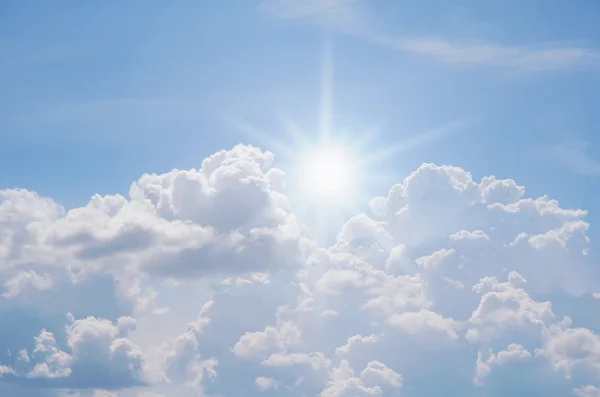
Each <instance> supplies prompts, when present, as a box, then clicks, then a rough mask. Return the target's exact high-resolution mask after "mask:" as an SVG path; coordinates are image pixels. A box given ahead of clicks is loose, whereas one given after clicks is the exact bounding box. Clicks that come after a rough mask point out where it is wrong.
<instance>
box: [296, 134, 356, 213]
mask: <svg viewBox="0 0 600 397" xmlns="http://www.w3.org/2000/svg"><path fill="white" fill-rule="evenodd" d="M298 162H299V163H298V164H297V169H298V173H299V181H298V182H299V185H300V190H301V193H302V195H303V196H304V198H305V199H308V200H310V201H312V202H314V203H316V204H321V205H339V204H348V203H350V202H352V201H354V199H355V195H356V193H357V191H358V189H359V188H360V180H361V167H360V162H359V159H358V158H357V157H356V156H355V155H354V153H352V151H351V150H349V148H347V147H344V146H343V145H340V144H333V143H322V144H319V145H317V146H315V147H313V148H311V149H309V150H307V151H306V152H305V153H304V154H303V155H301V156H300V158H299V160H298Z"/></svg>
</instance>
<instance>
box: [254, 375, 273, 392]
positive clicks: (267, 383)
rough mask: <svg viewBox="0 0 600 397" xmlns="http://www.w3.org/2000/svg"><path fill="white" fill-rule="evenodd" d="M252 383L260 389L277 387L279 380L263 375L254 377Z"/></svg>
mask: <svg viewBox="0 0 600 397" xmlns="http://www.w3.org/2000/svg"><path fill="white" fill-rule="evenodd" d="M254 383H256V387H258V389H259V390H260V391H265V390H272V389H277V388H278V387H279V382H277V381H276V380H275V379H271V378H265V377H263V376H259V377H258V378H256V380H255V381H254Z"/></svg>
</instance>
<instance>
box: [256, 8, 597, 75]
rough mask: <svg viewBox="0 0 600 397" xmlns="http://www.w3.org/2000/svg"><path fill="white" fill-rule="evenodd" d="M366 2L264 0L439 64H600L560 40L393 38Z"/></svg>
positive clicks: (285, 15)
mask: <svg viewBox="0 0 600 397" xmlns="http://www.w3.org/2000/svg"><path fill="white" fill-rule="evenodd" d="M365 5H366V2H365V1H361V0H324V1H319V0H295V1H292V0H263V2H262V3H261V8H262V9H263V10H265V11H267V12H269V13H270V14H271V15H272V16H273V17H274V18H282V19H296V20H308V21H312V22H316V23H319V24H321V25H325V26H326V27H328V28H330V29H334V30H336V31H338V32H341V33H345V34H349V35H352V36H355V37H357V38H362V39H363V40H366V41H369V42H371V43H373V44H376V45H380V46H384V47H388V48H391V49H394V50H396V51H401V52H405V53H412V54H419V55H422V56H428V57H431V58H433V59H435V60H437V61H439V62H443V63H448V64H457V65H458V64H460V65H469V66H487V67H499V68H510V69H513V70H518V71H524V72H534V71H543V70H545V71H558V70H565V69H571V68H575V67H586V66H589V67H598V66H600V51H597V50H593V49H587V48H583V47H572V46H568V45H559V44H557V43H552V44H544V45H535V46H513V45H503V44H499V43H492V42H485V41H476V42H472V41H454V40H450V39H446V38H432V37H390V36H387V35H385V34H382V33H381V32H379V33H377V32H376V31H375V26H373V24H371V23H369V18H367V15H366V14H367V8H366V7H365Z"/></svg>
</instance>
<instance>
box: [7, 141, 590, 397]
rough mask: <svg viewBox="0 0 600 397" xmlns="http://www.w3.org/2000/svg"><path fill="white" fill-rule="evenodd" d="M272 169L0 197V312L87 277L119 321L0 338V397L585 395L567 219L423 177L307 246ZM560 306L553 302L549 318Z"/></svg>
mask: <svg viewBox="0 0 600 397" xmlns="http://www.w3.org/2000/svg"><path fill="white" fill-rule="evenodd" d="M272 162H273V156H272V154H270V153H268V152H263V151H261V150H260V149H258V148H255V147H251V146H241V145H240V146H236V147H235V148H234V149H232V150H230V151H221V152H218V153H216V154H214V155H213V156H210V157H209V158H207V159H205V160H204V161H203V163H202V166H201V168H200V169H199V170H189V171H181V170H174V171H171V172H169V173H166V174H163V175H145V176H143V177H142V178H140V179H139V180H138V181H136V182H134V183H133V185H132V187H131V190H130V193H129V195H128V197H127V198H126V197H125V196H119V195H114V196H95V197H93V198H92V200H91V201H90V203H89V204H88V205H86V206H84V207H81V208H74V209H70V210H68V211H66V210H64V209H62V208H61V207H60V205H58V204H56V203H54V202H53V201H52V200H50V199H47V198H42V197H39V196H38V195H37V194H35V193H32V192H28V191H23V190H10V191H4V192H3V193H2V196H1V197H2V201H0V223H1V224H2V226H3V227H2V229H0V255H1V260H2V262H1V264H2V267H1V268H0V270H1V271H0V278H1V281H2V284H3V285H4V286H5V287H4V291H3V295H2V301H1V302H0V303H1V304H2V305H5V306H0V310H4V308H8V307H11V308H13V309H14V310H17V311H19V310H25V306H24V304H25V302H27V304H28V306H27V307H29V308H31V307H36V308H37V307H38V306H39V307H42V306H41V305H42V303H43V302H44V300H47V299H48V297H55V298H59V297H63V298H62V300H60V299H57V300H55V301H54V302H55V303H54V304H53V305H51V306H53V307H54V308H55V311H56V312H60V311H61V310H62V311H63V312H62V316H63V317H62V318H63V319H64V315H65V313H66V311H67V310H68V308H69V307H70V305H71V304H72V303H69V302H71V301H72V299H66V298H64V296H71V295H69V294H72V293H73V292H72V291H74V290H75V289H76V288H81V286H82V285H85V286H91V285H93V284H94V283H98V282H100V281H99V280H100V278H101V277H105V279H103V280H104V281H103V282H105V283H110V284H106V285H111V286H112V289H111V290H110V294H112V295H114V296H113V297H112V299H109V297H110V294H109V295H106V296H104V298H103V299H106V302H107V304H108V303H110V304H115V305H117V306H118V307H119V308H121V309H123V308H124V309H123V310H122V311H125V312H127V315H122V314H120V315H119V314H117V313H118V310H114V311H111V312H109V313H107V315H106V316H104V317H103V316H102V315H100V314H95V313H94V312H95V311H98V310H99V309H98V307H96V306H92V300H90V299H82V303H81V304H84V305H85V306H86V307H87V308H88V312H90V313H89V314H86V315H69V316H68V317H67V319H68V321H67V324H66V325H65V324H64V320H62V321H63V323H62V324H61V325H59V326H57V325H56V323H55V322H48V325H47V326H46V325H43V324H45V322H46V321H49V320H47V319H48V318H49V317H44V316H40V317H35V318H36V321H38V322H39V323H40V324H42V325H40V326H39V327H37V328H34V327H26V328H23V330H26V332H25V331H24V333H25V334H26V335H25V337H20V338H17V337H16V336H15V335H17V333H12V334H10V335H11V338H13V339H14V340H13V342H12V344H11V345H10V355H7V356H6V357H0V378H1V381H0V392H5V391H6V393H20V394H19V395H28V394H25V393H29V395H32V396H37V395H44V394H40V393H47V394H46V395H53V396H56V395H61V394H58V393H62V395H73V396H74V395H81V396H86V397H87V396H91V395H94V394H93V393H96V395H98V396H100V395H103V394H102V393H104V395H107V396H111V397H112V396H113V395H117V396H119V397H123V396H124V397H130V396H137V395H140V396H142V395H144V394H142V393H146V394H147V393H155V394H157V395H161V394H162V395H181V394H185V393H187V394H190V393H194V392H195V393H197V394H198V395H207V396H209V395H215V396H218V395H242V394H243V395H249V396H253V395H256V396H258V395H263V394H267V395H268V394H286V395H291V396H302V395H320V396H384V395H386V396H387V395H399V393H400V394H401V395H405V396H428V395H440V394H447V393H451V394H458V395H464V396H477V395H481V394H482V393H485V394H486V395H490V396H501V395H506V394H515V393H517V394H519V393H520V394H527V395H541V394H543V395H550V396H551V395H557V396H558V395H560V396H563V395H567V394H568V393H575V395H581V396H588V395H594V394H593V393H595V392H596V391H597V389H595V386H594V385H597V384H599V383H600V372H599V369H600V354H599V353H598V352H599V351H600V342H599V339H598V338H599V337H598V336H597V334H596V333H595V332H594V330H593V329H589V328H586V327H585V326H583V325H582V324H579V323H577V322H576V321H575V320H572V319H571V318H568V317H564V316H563V315H559V314H557V313H562V312H563V311H565V310H563V308H565V307H566V311H568V310H572V311H573V313H577V308H578V300H579V299H581V297H582V296H583V297H585V296H590V299H591V294H592V293H593V292H597V291H600V286H599V285H598V283H599V282H600V281H598V280H600V279H599V278H597V277H594V275H597V271H596V270H595V268H594V266H593V264H594V260H593V257H592V254H591V251H589V248H590V246H591V241H590V240H589V239H588V237H587V236H586V232H587V229H588V226H589V225H588V223H587V221H586V215H587V213H586V211H583V210H580V209H566V208H562V207H561V206H560V205H559V203H558V202H557V201H555V200H552V199H550V198H549V197H540V198H528V197H526V195H525V188H524V187H522V186H519V185H518V184H517V183H516V182H515V181H513V180H500V179H497V178H495V177H493V176H489V177H484V178H482V179H481V180H479V181H476V180H474V179H473V178H472V176H471V174H470V173H468V172H467V171H465V170H463V169H461V168H457V167H450V166H438V165H435V164H423V165H422V166H421V167H419V168H418V169H417V170H415V171H414V172H413V173H411V174H410V175H408V176H407V177H406V178H405V179H404V180H403V181H401V182H399V183H397V184H395V185H394V186H392V187H391V188H390V189H389V191H388V192H387V194H386V195H385V196H382V197H376V198H374V199H373V200H371V202H370V205H369V211H368V212H366V213H363V214H358V215H356V216H354V217H352V218H351V219H349V220H348V221H347V222H346V223H345V224H344V225H343V226H342V227H341V229H340V230H339V232H338V234H337V237H336V239H335V242H334V243H333V244H332V245H330V246H327V247H319V248H317V247H316V245H315V243H314V241H312V240H311V238H310V236H309V235H308V234H307V233H306V231H305V229H304V227H303V226H302V224H301V222H300V221H299V220H298V219H297V217H296V215H295V214H294V212H293V210H292V208H291V206H290V204H289V202H288V199H287V197H286V196H285V194H284V190H283V187H282V178H283V172H282V171H280V170H278V169H276V168H272ZM86 288H88V287H86ZM78 291H81V290H78ZM582 294H584V295H582ZM82 296H83V295H82ZM561 297H562V298H564V302H567V303H568V302H571V305H570V306H569V305H568V304H567V305H566V306H565V304H564V302H563V301H561V303H563V305H562V306H561V310H560V311H559V310H557V309H555V307H554V305H553V303H555V302H556V301H555V299H561ZM566 297H569V299H566ZM25 298H27V299H28V300H26V299H25ZM75 300H76V299H75ZM592 300H593V299H592ZM191 312H195V313H197V316H195V318H194V317H187V316H190V314H189V313H191ZM43 313H45V314H46V315H47V314H48V313H49V312H47V311H44V312H43ZM105 317H110V318H105ZM574 318H575V317H574ZM3 324H4V322H3ZM6 324H9V325H8V327H10V328H14V327H17V326H18V325H16V324H12V323H10V322H6ZM36 324H37V323H36ZM31 329H35V331H31ZM548 379H552V381H549V380H548ZM507 380H511V381H510V382H508V381H507ZM15 390H16V391H15ZM36 393H37V394H36ZM48 393H49V394H48ZM64 393H67V394H64ZM77 393H79V394H77ZM553 393H554V394H553Z"/></svg>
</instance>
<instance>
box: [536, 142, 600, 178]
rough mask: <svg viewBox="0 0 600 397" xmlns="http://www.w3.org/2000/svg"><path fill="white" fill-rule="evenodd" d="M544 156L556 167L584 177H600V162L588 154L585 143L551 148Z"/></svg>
mask: <svg viewBox="0 0 600 397" xmlns="http://www.w3.org/2000/svg"><path fill="white" fill-rule="evenodd" d="M543 154H544V155H545V156H546V157H547V158H549V159H550V160H551V161H553V162H554V163H555V164H556V165H558V166H560V167H563V168H565V169H567V170H569V171H571V172H573V173H576V174H579V175H584V176H600V162H598V161H597V160H595V159H593V158H592V157H591V156H590V155H589V154H588V153H587V144H586V143H585V142H571V143H568V144H562V145H555V146H551V147H549V148H547V149H545V150H544V152H543Z"/></svg>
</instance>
